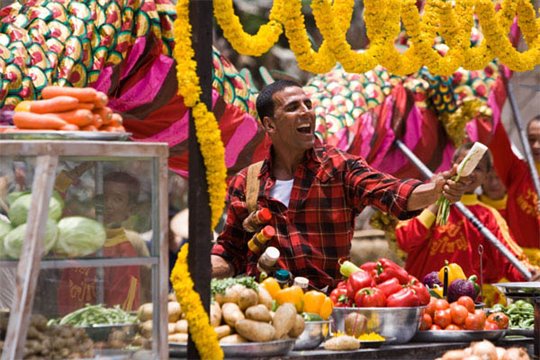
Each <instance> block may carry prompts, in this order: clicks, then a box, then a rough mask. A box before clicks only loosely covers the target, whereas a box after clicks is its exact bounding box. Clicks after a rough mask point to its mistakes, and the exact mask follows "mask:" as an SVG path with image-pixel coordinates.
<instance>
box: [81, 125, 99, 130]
mask: <svg viewBox="0 0 540 360" xmlns="http://www.w3.org/2000/svg"><path fill="white" fill-rule="evenodd" d="M81 130H83V131H98V129H97V127H95V126H94V125H86V126H83V127H82V128H81Z"/></svg>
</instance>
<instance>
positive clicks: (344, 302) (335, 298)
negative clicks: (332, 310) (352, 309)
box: [330, 288, 351, 307]
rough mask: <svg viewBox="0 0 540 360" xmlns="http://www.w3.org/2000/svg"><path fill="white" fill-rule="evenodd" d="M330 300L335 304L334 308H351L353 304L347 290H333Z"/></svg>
mask: <svg viewBox="0 0 540 360" xmlns="http://www.w3.org/2000/svg"><path fill="white" fill-rule="evenodd" d="M330 300H332V302H333V303H334V307H349V306H350V304H351V302H350V300H349V297H348V296H347V289H346V288H335V289H334V290H332V292H331V293H330Z"/></svg>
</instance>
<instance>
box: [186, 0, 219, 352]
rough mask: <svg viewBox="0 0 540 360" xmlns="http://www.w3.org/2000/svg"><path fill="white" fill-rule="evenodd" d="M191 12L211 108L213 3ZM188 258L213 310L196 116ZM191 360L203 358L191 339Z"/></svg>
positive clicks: (201, 74)
mask: <svg viewBox="0 0 540 360" xmlns="http://www.w3.org/2000/svg"><path fill="white" fill-rule="evenodd" d="M189 6H190V9H189V16H190V22H191V26H192V29H193V35H192V42H193V49H194V50H195V60H196V61H197V75H198V76H199V79H200V84H201V87H202V95H201V101H203V102H204V103H205V104H206V106H207V107H208V109H211V108H212V14H213V7H212V6H213V5H212V1H205V0H199V1H197V0H195V1H191V2H190V4H189ZM188 202H189V255H188V265H189V270H190V273H191V274H192V275H193V281H194V283H195V291H197V292H198V293H199V295H200V296H201V300H202V302H203V305H204V307H205V309H206V312H207V313H209V311H210V278H211V268H212V267H211V264H210V250H211V247H212V244H211V236H212V232H211V229H210V227H211V213H210V206H209V198H208V184H207V181H206V169H205V166H204V163H203V158H202V155H201V151H200V148H199V144H198V142H197V137H196V134H195V124H194V121H193V117H192V116H190V119H189V201H188ZM188 358H189V359H200V354H199V353H198V352H197V349H196V348H195V345H194V343H193V341H192V340H191V337H190V339H189V342H188Z"/></svg>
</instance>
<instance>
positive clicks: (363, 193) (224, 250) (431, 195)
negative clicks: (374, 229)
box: [211, 80, 467, 289]
mask: <svg viewBox="0 0 540 360" xmlns="http://www.w3.org/2000/svg"><path fill="white" fill-rule="evenodd" d="M256 105H257V112H258V114H259V118H260V119H261V121H262V125H263V126H264V128H265V130H266V133H267V134H268V135H269V137H270V139H271V141H272V146H271V148H270V150H269V152H268V153H267V156H266V159H265V160H264V162H263V163H262V167H261V168H260V170H259V171H258V172H257V173H256V174H255V175H256V176H255V178H257V179H258V181H259V183H260V185H259V187H257V188H256V192H257V193H256V194H257V196H256V199H257V202H256V206H257V208H259V209H260V208H262V207H265V208H268V209H269V210H270V211H271V212H272V215H273V217H272V220H271V221H270V225H272V226H273V227H274V228H275V230H276V236H274V237H273V238H272V239H270V240H269V242H268V243H267V245H268V246H274V247H276V248H278V250H279V251H280V253H281V256H280V258H279V260H278V265H279V267H281V268H284V269H287V270H289V271H290V272H291V273H292V274H293V275H294V276H303V277H306V278H308V279H309V280H310V285H311V286H313V287H316V288H319V289H323V288H325V287H328V286H330V287H335V285H336V284H337V282H338V281H339V279H340V273H339V263H338V261H339V260H340V259H343V258H348V257H349V253H350V248H351V239H352V236H353V232H354V219H355V217H356V215H358V214H359V213H360V212H361V211H362V209H363V208H364V207H366V206H367V205H374V206H376V207H377V208H379V209H382V210H383V211H386V212H390V213H392V214H393V215H395V216H397V217H399V218H401V219H406V218H410V217H412V216H415V215H417V214H418V210H420V209H423V208H424V207H426V206H428V205H429V204H431V203H433V202H434V201H436V200H437V198H438V197H439V196H441V194H444V196H446V197H447V198H448V199H450V200H453V201H456V200H458V199H459V198H460V197H461V194H462V193H463V190H464V188H465V184H466V183H467V179H466V178H465V179H462V180H460V181H459V182H454V181H452V180H450V177H451V176H452V175H453V173H455V169H453V172H450V171H449V172H445V173H442V174H439V175H438V176H437V177H436V178H435V179H434V180H433V181H432V182H430V183H423V182H421V181H418V180H411V179H410V180H400V179H397V178H394V177H392V176H390V175H388V174H384V173H381V172H379V171H377V170H375V169H374V168H372V167H370V166H369V165H368V164H367V163H366V162H365V160H364V159H362V158H361V157H359V156H355V155H351V154H347V153H344V152H342V151H340V150H338V149H336V148H334V147H332V146H328V145H324V144H322V143H321V141H320V140H319V139H318V138H317V137H316V136H315V113H314V110H313V108H312V104H311V100H310V99H309V97H308V95H307V94H306V93H305V92H304V90H303V89H302V87H301V86H300V85H299V84H297V83H295V82H293V81H288V80H278V81H276V82H274V83H272V84H270V85H268V86H266V87H264V88H263V89H262V90H261V92H260V93H259V95H258V98H257V104H256ZM247 173H248V169H247V168H246V169H244V170H242V171H241V172H240V173H238V174H237V175H236V176H234V177H233V178H232V179H231V181H230V183H229V193H228V205H229V206H228V209H227V220H226V223H225V226H224V230H223V232H222V233H221V234H220V235H219V237H218V239H217V242H216V244H215V245H214V246H213V249H212V257H211V259H212V276H213V277H218V278H222V277H227V276H234V275H236V274H241V273H246V274H247V275H252V276H257V275H258V274H257V261H258V256H257V255H256V254H254V253H253V252H251V250H249V249H248V246H247V243H248V241H249V240H250V238H251V237H252V236H253V233H250V232H247V231H245V230H244V228H243V226H242V222H243V221H244V219H245V218H246V217H247V216H248V215H249V211H248V209H247V205H246V193H247V192H248V190H247V189H246V183H247Z"/></svg>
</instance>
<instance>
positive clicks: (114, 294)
mask: <svg viewBox="0 0 540 360" xmlns="http://www.w3.org/2000/svg"><path fill="white" fill-rule="evenodd" d="M136 256H138V254H137V251H136V250H135V248H134V246H133V245H132V244H131V242H130V240H129V239H128V237H127V235H126V231H125V230H124V229H122V228H119V229H107V241H106V242H105V245H104V247H103V257H104V258H107V257H136ZM103 292H104V302H105V304H106V305H107V306H114V305H120V307H121V308H122V309H124V310H126V311H134V310H136V309H137V308H138V307H139V305H140V292H141V276H140V267H139V266H113V267H106V268H105V269H104V277H103ZM96 301H97V297H96V269H95V268H68V269H64V270H62V273H61V276H60V283H59V286H58V311H59V313H60V314H67V313H69V312H72V311H74V310H77V309H80V308H81V307H84V306H85V305H86V304H95V303H96Z"/></svg>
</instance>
